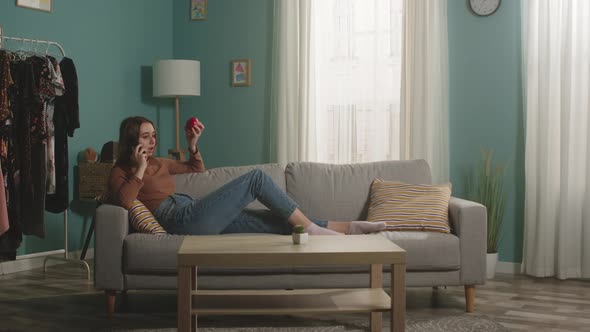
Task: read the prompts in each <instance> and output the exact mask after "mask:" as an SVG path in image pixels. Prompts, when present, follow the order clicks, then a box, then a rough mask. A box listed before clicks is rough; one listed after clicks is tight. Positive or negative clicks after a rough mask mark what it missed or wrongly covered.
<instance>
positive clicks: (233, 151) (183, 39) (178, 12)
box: [174, 0, 273, 168]
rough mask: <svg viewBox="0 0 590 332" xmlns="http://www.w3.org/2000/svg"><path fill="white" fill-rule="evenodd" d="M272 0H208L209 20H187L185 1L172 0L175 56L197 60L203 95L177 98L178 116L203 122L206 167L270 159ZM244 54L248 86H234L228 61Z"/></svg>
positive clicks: (203, 146)
mask: <svg viewBox="0 0 590 332" xmlns="http://www.w3.org/2000/svg"><path fill="white" fill-rule="evenodd" d="M272 3H273V1H272V0H248V1H243V0H215V1H209V8H208V9H209V13H208V18H207V20H204V21H190V20H189V13H188V6H187V3H186V1H175V2H174V57H175V58H177V59H195V60H199V61H200V62H201V96H199V97H190V98H183V99H181V101H180V109H181V115H180V118H181V119H182V120H183V121H184V120H186V119H187V118H189V117H190V116H193V115H194V116H197V117H198V118H199V119H200V120H201V122H203V124H204V125H205V127H206V128H205V131H204V132H203V136H201V138H200V139H199V148H200V149H201V151H202V153H203V158H204V161H205V165H206V166H207V167H209V168H211V167H218V166H230V165H231V166H236V165H248V164H257V163H264V162H268V160H269V156H268V155H269V154H268V149H269V144H268V137H269V135H268V132H269V127H268V126H269V110H270V109H269V100H270V91H269V89H270V68H271V48H272V34H271V33H272V8H273V7H272ZM243 58H248V59H252V70H253V71H252V85H251V86H249V87H232V86H231V85H230V61H231V60H232V59H243ZM183 144H185V143H184V142H183Z"/></svg>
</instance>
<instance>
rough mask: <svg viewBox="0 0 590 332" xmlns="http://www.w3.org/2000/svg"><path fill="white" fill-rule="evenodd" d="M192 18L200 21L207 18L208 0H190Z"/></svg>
mask: <svg viewBox="0 0 590 332" xmlns="http://www.w3.org/2000/svg"><path fill="white" fill-rule="evenodd" d="M190 2H191V20H193V21H200V20H206V19H207V0H190Z"/></svg>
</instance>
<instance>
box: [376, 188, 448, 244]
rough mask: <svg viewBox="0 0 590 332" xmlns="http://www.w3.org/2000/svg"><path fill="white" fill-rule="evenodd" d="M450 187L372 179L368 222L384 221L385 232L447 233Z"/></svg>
mask: <svg viewBox="0 0 590 332" xmlns="http://www.w3.org/2000/svg"><path fill="white" fill-rule="evenodd" d="M450 199H451V186H450V184H446V185H426V184H408V183H402V182H397V181H385V180H382V179H375V180H373V182H372V183H371V192H370V197H369V200H370V202H369V203H370V204H369V215H368V217H367V220H368V221H371V222H385V223H386V224H387V228H386V230H388V231H428V232H439V233H450V232H451V227H450V225H449V201H450Z"/></svg>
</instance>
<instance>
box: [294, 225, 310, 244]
mask: <svg viewBox="0 0 590 332" xmlns="http://www.w3.org/2000/svg"><path fill="white" fill-rule="evenodd" d="M292 237H293V244H303V243H305V242H307V240H308V238H309V234H307V233H306V232H305V227H303V226H301V225H297V226H295V227H293V234H292Z"/></svg>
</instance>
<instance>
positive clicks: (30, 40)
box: [0, 35, 66, 56]
mask: <svg viewBox="0 0 590 332" xmlns="http://www.w3.org/2000/svg"><path fill="white" fill-rule="evenodd" d="M0 37H1V38H2V39H5V40H15V41H21V42H23V43H26V42H31V47H32V45H33V44H37V45H38V44H47V49H46V50H45V53H46V54H47V51H49V47H51V45H54V46H55V47H57V48H58V49H59V51H60V52H61V55H62V56H66V51H64V49H63V47H61V45H60V44H58V43H56V42H53V41H49V40H41V39H29V38H20V37H9V36H4V35H0ZM3 47H4V45H3Z"/></svg>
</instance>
